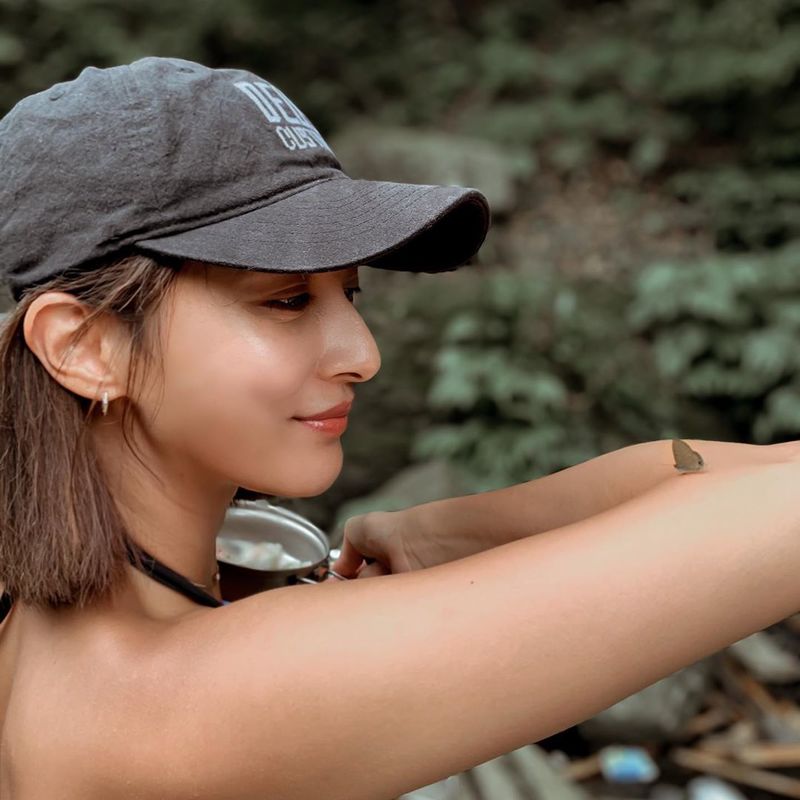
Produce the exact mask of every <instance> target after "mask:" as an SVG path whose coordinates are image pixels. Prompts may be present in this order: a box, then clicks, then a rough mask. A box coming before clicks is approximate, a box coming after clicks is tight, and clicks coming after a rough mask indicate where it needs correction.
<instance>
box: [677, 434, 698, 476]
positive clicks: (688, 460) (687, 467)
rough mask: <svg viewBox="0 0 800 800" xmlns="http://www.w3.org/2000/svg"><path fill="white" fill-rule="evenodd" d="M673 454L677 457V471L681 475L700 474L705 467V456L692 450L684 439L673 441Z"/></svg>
mask: <svg viewBox="0 0 800 800" xmlns="http://www.w3.org/2000/svg"><path fill="white" fill-rule="evenodd" d="M672 454H673V455H674V456H675V469H676V470H678V472H680V473H681V474H683V473H685V472H700V470H701V469H703V466H704V465H705V461H703V456H701V455H700V453H698V452H697V451H696V450H692V448H691V447H689V445H688V444H686V442H684V441H683V439H673V440H672Z"/></svg>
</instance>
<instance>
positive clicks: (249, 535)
mask: <svg viewBox="0 0 800 800" xmlns="http://www.w3.org/2000/svg"><path fill="white" fill-rule="evenodd" d="M229 540H245V541H247V542H256V543H261V542H273V543H277V544H279V545H281V547H282V548H283V549H284V551H285V552H286V553H287V554H288V555H290V556H293V557H294V558H296V559H299V560H300V561H301V562H303V565H302V566H297V567H292V568H289V569H257V568H255V567H252V566H245V565H244V564H241V563H233V562H232V561H230V560H229V561H226V560H225V558H224V555H223V554H224V552H225V551H227V552H229V553H230V552H231V551H233V550H234V549H235V547H234V544H233V542H230V544H227V542H228V541H229ZM217 548H218V550H217V552H218V557H217V560H218V562H219V575H220V578H219V580H220V592H221V594H222V596H223V597H224V598H225V599H226V600H238V599H240V598H242V597H247V596H248V595H251V594H257V593H258V592H263V591H265V590H266V589H277V588H279V587H281V586H291V585H293V584H295V583H319V582H320V581H323V580H326V579H327V578H329V577H333V578H337V579H339V580H346V579H345V578H343V577H342V576H341V575H339V574H338V573H336V572H334V571H333V570H332V569H331V568H330V562H331V561H332V560H335V559H336V558H337V557H338V555H339V551H338V550H333V551H332V550H331V549H330V543H329V541H328V537H327V536H326V535H325V533H324V532H323V531H322V530H320V529H319V528H318V527H317V526H316V525H314V524H313V523H312V522H310V521H309V520H307V519H306V518H305V517H302V516H300V514H296V513H295V512H294V511H289V510H287V509H285V508H280V507H279V506H274V505H272V504H271V503H268V502H267V501H266V500H237V501H236V504H235V505H234V506H231V507H230V508H229V509H228V510H227V511H226V513H225V519H224V521H223V524H222V527H221V528H220V530H219V533H218V534H217ZM228 557H229V558H230V555H229V556H228Z"/></svg>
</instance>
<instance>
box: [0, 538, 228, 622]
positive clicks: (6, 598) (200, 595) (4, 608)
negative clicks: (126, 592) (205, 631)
mask: <svg viewBox="0 0 800 800" xmlns="http://www.w3.org/2000/svg"><path fill="white" fill-rule="evenodd" d="M138 550H139V555H140V557H141V560H142V562H143V563H142V565H141V566H140V564H139V563H138V561H137V560H136V558H135V556H134V552H133V550H132V549H131V546H130V545H129V547H128V560H129V561H130V562H131V564H133V566H135V567H136V568H137V569H139V570H141V572H143V573H144V574H145V575H147V576H148V577H150V578H153V580H156V581H158V582H159V583H163V584H164V586H168V587H169V588H170V589H174V590H175V591H176V592H180V593H181V594H182V595H184V596H185V597H188V598H189V599H190V600H194V602H195V603H198V604H199V605H202V606H211V607H212V608H216V607H218V606H224V605H227V604H228V601H227V600H217V598H216V597H214V595H213V594H209V593H208V592H206V591H204V590H203V589H201V588H200V587H199V586H195V585H194V584H193V583H192V582H191V581H190V580H189V579H188V578H184V576H183V575H181V574H180V573H179V572H175V570H173V569H170V568H169V567H168V566H167V565H166V564H162V563H161V562H160V561H159V560H158V559H156V558H155V557H154V556H151V555H150V553H148V552H147V551H146V550H144V549H142V548H141V547H139V548H138ZM13 603H14V600H13V598H12V597H11V595H10V594H9V593H8V592H3V594H2V596H0V622H2V621H3V620H4V619H5V618H6V617H7V616H8V613H9V612H10V611H11V606H12V605H13Z"/></svg>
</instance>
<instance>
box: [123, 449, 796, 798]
mask: <svg viewBox="0 0 800 800" xmlns="http://www.w3.org/2000/svg"><path fill="white" fill-rule="evenodd" d="M798 480H800V462H797V463H777V464H769V465H766V466H756V467H731V468H729V469H726V470H713V469H709V471H708V472H705V473H699V474H697V475H692V476H680V475H678V474H677V473H675V474H672V475H670V476H669V477H667V478H665V480H664V481H662V483H661V484H659V485H658V486H656V487H654V488H653V489H651V490H650V491H647V492H644V493H643V494H641V495H640V496H638V497H635V498H633V499H631V500H629V501H627V502H623V503H620V504H618V505H617V506H615V507H614V508H611V509H609V510H607V511H605V512H602V513H600V514H597V515H595V516H592V517H589V518H587V519H585V520H582V521H580V522H576V523H573V524H571V525H567V526H566V527H563V528H560V529H558V530H553V531H547V532H543V533H541V534H540V535H537V536H530V537H526V538H522V539H519V540H518V541H514V542H511V543H509V544H506V545H502V546H500V547H495V548H492V549H490V550H487V551H485V552H482V553H479V554H477V555H474V556H470V557H469V558H463V559H459V560H457V561H453V562H451V563H448V564H442V565H440V566H437V567H433V568H432V569H426V570H419V571H416V572H411V573H406V574H402V575H387V576H385V577H380V578H375V579H374V580H363V581H360V580H359V581H347V582H339V581H331V582H326V583H323V584H321V585H319V586H313V587H312V586H295V587H288V588H284V589H276V590H273V591H270V592H266V593H264V594H263V595H255V596H253V597H248V598H245V599H244V600H241V601H238V602H235V603H232V604H231V605H229V606H226V607H225V608H223V609H213V610H205V609H204V610H202V611H199V612H197V614H196V615H194V616H192V617H190V618H186V619H185V620H184V621H182V622H181V623H180V624H179V625H178V626H171V627H170V629H169V630H168V631H166V632H165V633H164V643H163V648H164V649H162V650H159V651H158V652H159V656H158V660H159V661H164V662H165V663H164V665H163V667H162V668H157V667H158V664H154V667H153V669H152V670H150V671H149V672H148V673H147V674H152V676H153V685H152V686H148V687H146V688H147V691H144V690H143V691H141V692H139V693H138V694H137V701H138V702H141V703H142V704H143V706H144V707H140V708H139V713H140V714H141V716H142V725H143V729H142V732H141V734H142V735H141V737H139V736H134V735H133V733H136V732H129V731H126V732H125V733H126V735H128V736H129V737H130V739H131V741H133V742H139V744H137V745H136V747H137V748H138V749H137V750H136V755H137V759H136V760H135V761H134V760H133V759H132V758H131V759H129V761H130V762H131V763H135V764H141V765H142V769H144V768H145V766H146V765H147V766H149V765H152V763H155V761H157V760H158V755H159V753H161V755H162V757H163V752H168V753H169V764H170V771H169V774H168V776H167V775H164V776H163V780H164V781H166V780H167V777H169V779H170V780H171V781H176V783H175V785H174V787H171V788H174V791H173V792H172V793H168V792H166V791H165V792H164V793H163V794H162V797H173V796H175V797H178V796H187V795H188V792H187V791H186V789H187V787H192V788H194V787H202V790H203V794H204V796H206V797H234V796H235V797H241V798H245V797H280V798H284V800H293V799H294V798H296V799H297V800H301V798H308V797H320V796H325V797H328V798H331V800H333V799H334V798H342V799H344V798H347V800H362V799H363V800H377V799H378V798H389V797H396V796H397V795H398V794H400V793H402V792H404V791H409V790H410V789H412V788H414V787H418V786H423V785H426V784H428V783H431V782H433V781H435V780H437V779H440V778H442V777H444V776H446V775H452V774H454V773H457V772H460V771H462V770H464V769H466V768H468V767H470V766H473V765H475V764H478V763H481V762H483V761H486V760H488V759H490V758H493V757H495V756H497V755H499V754H501V753H504V752H508V751H510V750H513V749H515V748H517V747H520V746H522V745H523V744H526V743H528V742H534V741H538V740H540V739H541V738H543V737H546V736H549V735H551V734H554V733H556V732H557V731H559V730H563V729H564V728H566V727H568V726H570V725H573V724H575V723H577V722H579V721H581V720H584V719H586V718H588V717H590V716H592V715H593V714H595V713H597V712H598V711H600V710H601V709H603V708H607V707H608V706H609V705H611V704H613V703H615V702H617V701H618V700H620V699H622V698H623V697H626V696H628V695H630V694H632V693H633V692H636V691H638V690H640V689H642V688H643V687H645V686H647V685H649V684H651V683H653V682H655V681H656V680H659V679H660V678H663V677H664V676H666V675H668V674H670V673H672V672H674V671H675V670H677V669H679V668H681V667H684V666H686V665H688V664H690V663H693V662H694V661H696V660H698V659H700V658H703V657H705V656H707V655H709V654H711V653H713V652H716V651H717V650H719V649H720V648H722V647H724V646H726V645H728V644H731V643H732V642H735V641H737V640H739V639H741V638H743V637H744V636H747V635H749V634H751V633H753V632H755V631H757V630H760V629H762V628H764V627H766V626H768V625H771V624H774V623H775V622H777V621H779V620H781V619H783V618H785V617H787V616H789V615H790V614H792V613H794V612H796V611H797V610H798V609H799V608H800V582H798V579H797V576H798V574H800V506H799V505H798V501H797V485H798ZM164 653H167V654H168V655H170V658H167V657H166V656H165V655H164ZM153 719H158V720H159V722H160V726H161V727H160V728H159V729H158V730H153V726H152V720H153ZM145 723H146V724H145ZM176 743H180V747H178V746H177V744H176ZM142 749H144V750H147V751H148V752H146V753H144V754H142V753H141V752H140V751H141V750H142ZM139 756H141V757H139ZM154 759H155V761H154ZM129 766H130V765H129ZM232 787H235V791H234V789H233V788H232ZM179 789H182V790H183V794H182V795H181V793H180V792H179V791H178V790H179ZM197 791H198V792H200V789H199V788H198V789H197ZM226 792H227V794H226ZM231 792H234V793H233V794H231Z"/></svg>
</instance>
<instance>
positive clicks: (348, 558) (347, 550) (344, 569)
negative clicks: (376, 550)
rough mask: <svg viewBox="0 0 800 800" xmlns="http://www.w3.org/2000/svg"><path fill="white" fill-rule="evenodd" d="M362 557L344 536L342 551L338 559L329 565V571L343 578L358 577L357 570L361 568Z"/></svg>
mask: <svg viewBox="0 0 800 800" xmlns="http://www.w3.org/2000/svg"><path fill="white" fill-rule="evenodd" d="M363 560H364V556H363V555H361V553H359V552H358V550H356V548H355V545H354V544H353V543H352V542H351V541H350V540H349V539H348V538H347V534H345V538H344V541H343V542H342V549H341V552H340V553H339V557H338V558H337V559H336V561H334V562H333V564H331V569H333V570H334V572H338V573H339V574H340V575H343V576H344V577H345V578H355V577H356V576H357V575H358V568H359V567H360V566H361V563H362V561H363Z"/></svg>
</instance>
